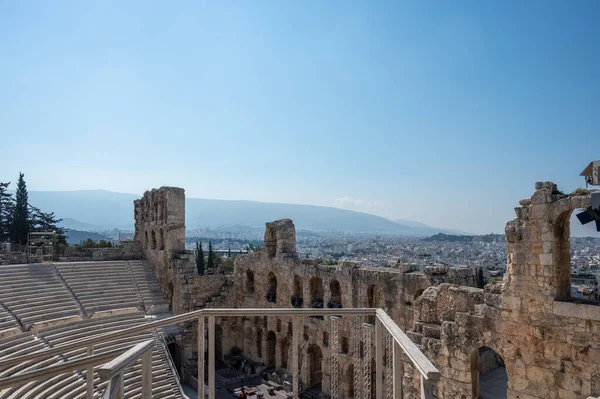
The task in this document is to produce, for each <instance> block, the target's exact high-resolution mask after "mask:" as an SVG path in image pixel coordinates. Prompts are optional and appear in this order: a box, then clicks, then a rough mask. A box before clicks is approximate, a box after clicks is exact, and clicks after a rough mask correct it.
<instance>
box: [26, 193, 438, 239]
mask: <svg viewBox="0 0 600 399" xmlns="http://www.w3.org/2000/svg"><path fill="white" fill-rule="evenodd" d="M138 198H140V196H139V195H135V194H123V193H115V192H111V191H105V190H82V191H30V192H29V200H30V202H31V203H32V204H34V205H35V206H37V207H38V208H41V209H42V210H48V211H53V212H55V213H56V215H57V216H58V217H60V218H63V219H64V222H63V225H64V226H65V227H68V228H72V229H75V230H94V231H103V230H111V229H114V228H117V229H130V230H131V229H133V200H135V199H138ZM281 218H290V219H292V220H293V221H294V224H295V225H296V228H297V229H298V230H301V229H302V230H310V231H341V232H360V233H377V234H386V233H388V234H401V235H409V236H430V235H433V234H436V233H439V232H447V230H443V229H436V228H434V227H430V226H427V225H424V224H422V223H418V222H413V221H405V222H406V223H408V224H406V223H396V222H394V221H391V220H389V219H386V218H383V217H380V216H375V215H370V214H367V213H361V212H354V211H349V210H344V209H338V208H332V207H325V206H313V205H298V204H281V203H266V202H257V201H230V200H214V199H201V198H186V227H187V228H188V229H199V228H207V227H208V228H211V229H219V230H221V231H224V230H228V229H234V230H235V229H243V228H248V229H258V230H259V231H262V229H264V226H265V222H268V221H272V220H276V219H281Z"/></svg>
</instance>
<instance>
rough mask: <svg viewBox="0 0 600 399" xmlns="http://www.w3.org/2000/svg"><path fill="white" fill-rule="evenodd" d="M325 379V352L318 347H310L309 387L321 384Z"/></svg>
mask: <svg viewBox="0 0 600 399" xmlns="http://www.w3.org/2000/svg"><path fill="white" fill-rule="evenodd" d="M322 379H323V352H322V351H321V348H320V347H319V346H318V345H314V344H313V345H311V346H309V347H308V386H310V387H312V386H315V385H319V384H321V380H322Z"/></svg>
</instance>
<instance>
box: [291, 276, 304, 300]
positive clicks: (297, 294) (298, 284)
mask: <svg viewBox="0 0 600 399" xmlns="http://www.w3.org/2000/svg"><path fill="white" fill-rule="evenodd" d="M303 290H304V284H303V283H302V279H301V278H300V276H298V275H297V274H295V275H294V291H293V295H292V297H291V298H290V302H291V304H292V307H294V308H301V307H302V305H303V304H304V298H303V297H302V296H303V295H304V294H303Z"/></svg>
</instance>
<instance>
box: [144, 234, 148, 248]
mask: <svg viewBox="0 0 600 399" xmlns="http://www.w3.org/2000/svg"><path fill="white" fill-rule="evenodd" d="M144 248H145V249H148V232H147V231H144Z"/></svg>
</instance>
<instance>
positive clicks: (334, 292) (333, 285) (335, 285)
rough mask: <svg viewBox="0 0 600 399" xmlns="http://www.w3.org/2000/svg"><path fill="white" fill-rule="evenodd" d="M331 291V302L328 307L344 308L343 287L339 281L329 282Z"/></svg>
mask: <svg viewBox="0 0 600 399" xmlns="http://www.w3.org/2000/svg"><path fill="white" fill-rule="evenodd" d="M329 291H330V292H331V300H330V301H329V303H328V304H327V305H328V307H342V287H341V286H340V282H339V281H338V280H331V281H330V282H329Z"/></svg>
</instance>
